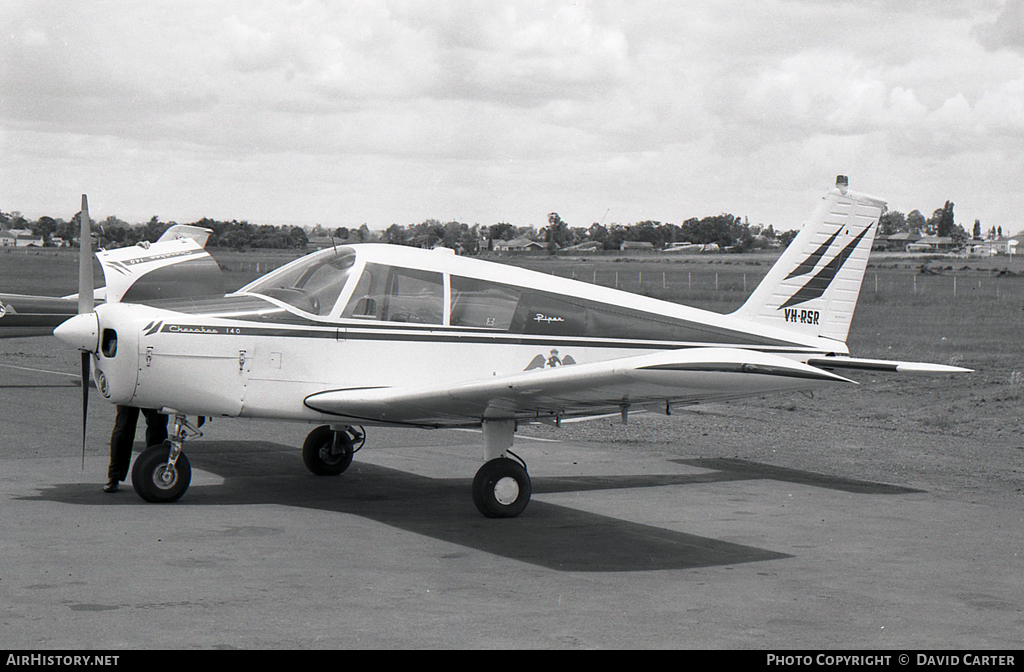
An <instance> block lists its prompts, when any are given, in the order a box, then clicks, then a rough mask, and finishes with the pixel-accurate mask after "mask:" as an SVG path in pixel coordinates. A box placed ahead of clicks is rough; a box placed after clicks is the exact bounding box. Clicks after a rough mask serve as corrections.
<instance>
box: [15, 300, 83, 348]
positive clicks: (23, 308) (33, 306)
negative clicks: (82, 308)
mask: <svg viewBox="0 0 1024 672" xmlns="http://www.w3.org/2000/svg"><path fill="white" fill-rule="evenodd" d="M77 312H78V299H77V298H73V299H62V298H59V297H56V296H29V295H26V294H0V338H21V337H23V336H49V335H50V334H52V333H53V330H54V328H55V327H56V326H57V325H59V324H60V323H62V322H63V321H64V320H66V319H68V318H69V317H71V316H72V315H74V314H75V313H77Z"/></svg>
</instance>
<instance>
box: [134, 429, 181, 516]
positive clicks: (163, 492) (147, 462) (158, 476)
mask: <svg viewBox="0 0 1024 672" xmlns="http://www.w3.org/2000/svg"><path fill="white" fill-rule="evenodd" d="M170 451H171V442H170V441H165V442H163V443H161V444H157V445H155V446H150V447H149V448H146V449H145V450H144V451H142V453H141V454H140V455H139V456H138V457H137V458H136V459H135V466H133V467H132V487H134V488H135V492H137V493H139V497H142V498H143V499H144V500H146V501H147V502H156V503H165V502H174V501H177V500H178V499H180V498H181V496H182V495H184V494H185V491H186V490H188V486H189V483H191V482H192V465H191V464H189V461H188V458H187V457H186V456H185V453H182V452H179V453H178V459H177V460H175V462H174V464H173V465H168V464H167V458H168V455H169V454H170Z"/></svg>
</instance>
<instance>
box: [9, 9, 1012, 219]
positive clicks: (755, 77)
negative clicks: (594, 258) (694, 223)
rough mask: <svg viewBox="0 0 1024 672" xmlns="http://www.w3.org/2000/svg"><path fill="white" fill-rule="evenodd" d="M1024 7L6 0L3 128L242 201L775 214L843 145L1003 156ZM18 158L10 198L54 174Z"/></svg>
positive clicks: (893, 161) (53, 157)
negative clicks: (756, 184) (753, 175)
mask: <svg viewBox="0 0 1024 672" xmlns="http://www.w3.org/2000/svg"><path fill="white" fill-rule="evenodd" d="M1022 8H1024V0H1009V1H1008V2H1006V3H1005V5H1002V4H993V3H992V2H991V1H988V2H984V3H978V2H974V1H970V2H968V1H966V0H948V1H946V2H941V3H934V2H927V3H924V2H913V3H912V2H906V3H904V2H901V3H836V2H834V1H832V0H827V1H826V0H758V1H754V0H720V1H718V2H715V3H688V2H687V3H679V2H677V1H675V0H645V2H643V3H627V2H623V1H617V0H581V1H580V2H564V1H554V0H517V1H511V0H502V1H496V2H487V3H482V2H479V1H478V0H379V1H376V2H366V1H358V2H357V1H352V2H322V1H319V0H295V1H292V2H280V1H278V0H246V1H245V2H242V1H241V0H224V1H223V2H218V3H207V2H199V1H198V0H195V1H194V2H185V1H181V0H176V1H171V0H152V1H151V2H147V3H132V2H123V1H120V2H119V1H116V0H113V1H111V2H108V3H104V4H103V5H102V10H98V9H97V7H96V6H94V5H85V4H82V3H71V4H68V3H66V2H60V1H58V0H33V1H31V2H29V1H27V0H26V1H23V2H19V1H18V0H11V2H7V3H4V4H3V6H2V7H0V23H3V25H4V26H5V31H4V32H3V34H2V35H0V52H2V53H3V58H2V59H0V131H2V135H0V137H2V138H4V143H5V146H4V150H5V155H6V156H8V157H12V156H13V157H17V159H18V161H19V162H20V163H21V164H22V166H23V167H25V166H28V167H30V170H29V172H31V171H37V172H36V174H48V173H49V174H53V175H58V176H63V178H62V179H66V180H69V181H73V180H74V179H75V176H74V175H72V174H71V173H69V172H68V168H66V166H68V165H71V163H69V161H70V160H73V161H74V162H79V161H81V162H84V163H86V164H89V166H90V168H91V174H92V175H95V176H97V179H99V176H101V175H105V174H108V175H111V176H112V177H111V180H113V179H115V178H114V176H115V174H116V178H117V179H120V180H123V179H125V176H124V175H123V174H121V173H117V171H118V170H127V167H126V166H131V168H132V169H133V170H134V171H135V174H138V173H139V172H141V171H142V170H143V168H144V169H145V171H146V174H147V175H149V176H151V177H148V178H147V179H151V180H153V181H160V180H163V181H165V182H174V183H175V184H178V185H179V186H180V188H181V189H182V190H184V191H191V193H192V194H193V198H192V200H194V201H201V200H208V199H210V198H216V199H221V198H223V199H230V203H228V202H225V204H224V206H223V210H228V211H230V210H231V208H233V207H241V205H242V204H244V205H245V207H250V203H249V202H247V201H246V200H245V194H260V195H259V196H251V197H250V198H254V199H260V198H263V199H265V202H267V203H273V206H272V207H274V208H277V207H278V206H277V203H279V202H286V201H287V199H289V198H292V194H300V193H304V194H305V195H304V196H303V197H302V198H301V199H297V200H300V201H301V205H300V204H296V205H293V206H292V207H293V208H306V207H311V206H310V205H308V203H310V202H312V201H317V202H319V201H321V200H324V199H326V203H325V204H324V205H323V206H318V207H324V208H326V209H328V210H332V209H333V210H340V209H342V208H341V207H340V205H339V204H334V206H333V207H332V199H333V198H335V196H334V194H335V193H337V194H342V193H344V194H345V198H344V209H347V210H357V209H359V208H361V210H360V211H361V212H367V213H374V212H376V213H381V212H386V211H387V210H388V209H392V210H393V211H394V212H395V214H394V215H393V218H394V219H392V221H395V220H402V219H403V218H404V217H403V216H401V215H400V213H404V212H409V213H413V212H419V213H420V214H421V215H422V216H423V217H427V216H437V215H439V214H440V213H438V212H437V211H433V212H431V211H430V210H429V208H430V207H431V206H433V207H438V206H439V204H440V205H443V204H444V203H445V198H450V199H452V200H453V201H454V200H458V201H459V202H460V203H462V204H463V205H460V210H462V211H463V212H468V211H482V210H485V209H486V207H488V206H487V205H486V204H488V203H501V204H503V205H505V204H508V205H509V207H515V208H517V209H519V212H524V211H526V210H527V209H532V211H536V212H539V213H541V215H544V214H546V213H547V212H550V211H552V210H558V211H559V212H560V213H561V214H562V215H563V217H565V218H566V219H568V220H570V221H575V222H578V221H580V218H582V219H587V218H589V217H591V216H592V215H589V214H582V213H587V212H591V213H592V212H593V211H595V210H597V211H598V212H597V215H598V216H600V214H601V213H603V212H604V211H605V210H606V209H607V208H608V206H607V205H606V206H605V207H603V208H601V207H594V206H593V205H592V204H593V203H594V202H601V203H605V202H608V203H609V204H611V203H614V204H615V205H616V207H618V208H620V209H621V210H622V213H621V214H620V215H619V217H620V218H621V219H627V217H628V216H627V215H626V214H624V213H625V212H626V211H627V210H628V208H629V207H633V208H634V211H635V212H638V213H639V212H641V211H642V212H643V213H644V215H645V216H652V217H654V218H656V219H662V220H667V221H670V220H671V219H672V218H675V219H678V218H679V217H678V216H676V214H675V213H679V215H680V216H681V215H683V214H686V215H687V216H689V215H692V214H704V213H694V212H689V213H686V212H680V211H681V210H683V208H682V207H681V206H680V203H689V202H690V199H694V203H695V204H694V207H698V206H699V203H696V199H697V197H698V196H699V197H700V201H701V202H702V203H705V204H707V205H706V207H709V208H711V210H712V211H717V210H725V209H728V210H731V211H734V212H743V208H744V204H753V206H751V207H757V208H763V209H765V210H770V209H775V210H776V211H779V210H780V209H781V208H785V207H790V206H789V205H788V204H781V201H780V199H781V196H776V197H766V193H770V192H772V190H775V191H776V192H779V193H784V195H785V196H786V197H787V198H788V197H789V196H791V195H792V192H793V190H794V189H795V188H798V187H796V186H795V185H798V184H800V185H803V186H802V187H799V188H805V189H808V190H810V191H812V192H813V191H816V190H817V189H818V187H819V186H820V185H819V184H818V181H819V180H820V179H821V178H822V176H824V179H827V180H829V181H831V179H832V177H833V176H834V174H835V173H836V172H844V171H845V170H847V169H848V168H849V167H850V166H851V165H852V166H854V167H864V168H865V169H867V167H868V166H871V165H872V164H874V163H879V162H881V163H882V164H883V165H884V166H885V171H884V173H883V174H885V175H886V176H887V179H889V180H890V181H894V180H895V178H893V177H892V176H898V175H900V174H904V173H908V172H912V171H913V170H915V169H916V167H917V166H918V165H920V164H921V162H930V163H933V164H938V163H940V162H946V163H947V164H955V163H956V160H957V158H958V157H962V156H967V155H970V156H971V157H972V159H971V161H970V165H972V166H975V167H978V166H980V167H981V169H982V170H995V167H992V168H986V166H987V165H993V166H994V164H995V163H998V162H999V160H1000V159H1005V157H1008V156H1010V155H1011V154H1015V153H1019V152H1020V151H1024V147H1022V146H1021V145H1022V143H1024V80H1022V77H1021V74H1020V73H1021V72H1022V71H1024V56H1022V53H1021V52H1022V49H1021V48H1020V47H1021V45H1022V44H1024V41H1022V39H1021V36H1022V35H1024V29H1021V17H1022V15H1024V9H1022ZM62 147H64V148H65V149H63V150H62V149H61V148H62ZM72 148H74V149H73V150H72ZM981 153H984V154H985V156H987V157H989V162H988V164H986V162H985V161H981V160H978V159H977V158H976V157H977V156H979V155H980V154H981ZM82 157H86V158H82ZM8 163H10V162H8ZM75 165H82V164H81V163H76V164H75ZM965 165H966V164H965ZM837 168H838V169H837ZM4 170H5V171H6V172H3V173H0V178H2V179H3V180H4V183H5V184H6V185H11V187H12V189H11V194H12V196H17V195H18V194H19V193H20V194H22V195H23V196H25V197H27V195H28V194H30V193H32V194H38V193H41V190H42V188H41V187H38V186H36V185H34V184H32V183H30V182H29V181H28V180H25V179H23V178H21V177H20V174H19V173H17V172H16V171H14V170H13V169H11V168H5V169H4ZM751 171H756V172H757V174H758V180H759V181H760V182H761V183H762V185H763V190H762V191H758V192H757V193H755V191H754V190H752V189H751V187H750V186H749V184H750V182H751V180H750V178H749V177H748V175H749V174H750V172H751ZM196 174H202V175H204V180H203V181H204V186H203V187H202V188H200V187H199V186H194V187H189V182H190V179H189V178H190V176H193V175H196ZM289 175H294V176H296V177H295V178H294V179H295V180H296V181H297V180H299V179H300V176H301V179H302V180H303V182H302V183H301V184H291V183H289V179H290V178H289V177H288V176H289ZM940 175H941V173H940ZM1020 177H1021V178H1022V179H1024V175H1022V176H1020ZM943 179H948V181H949V184H950V185H955V184H956V181H955V180H953V179H952V178H951V177H949V178H947V177H945V176H943ZM239 180H241V181H242V182H244V184H245V185H246V188H244V189H243V188H240V187H239V186H238V184H239ZM896 183H898V181H896ZM211 184H217V185H219V186H220V188H218V189H214V188H211V187H210V186H209V185H211ZM314 184H315V185H319V186H318V187H316V191H315V192H309V193H306V192H304V190H305V189H307V186H306V185H314ZM328 184H334V185H336V187H335V189H333V190H332V189H330V188H327V186H326V185H328ZM355 185H358V188H356V186H355ZM426 185H433V187H432V188H427V186H426ZM439 185H443V186H444V188H441V186H439ZM308 188H309V189H313V187H312V186H310V187H308ZM951 188H952V187H951ZM384 193H387V194H389V198H388V199H386V201H385V200H384V198H383V196H381V194H384ZM396 193H397V194H408V196H406V197H404V198H402V199H396V198H395V197H394V194H396ZM262 194H266V196H265V197H264V196H262ZM755 196H756V198H755ZM954 196H956V194H953V193H950V194H949V195H948V197H949V198H951V199H952V200H956V201H957V203H958V207H959V204H960V203H961V202H963V199H962V198H960V200H957V198H954ZM338 198H340V197H338ZM559 198H561V199H564V200H565V201H567V203H564V204H561V205H559V204H558V203H553V202H550V201H551V200H552V199H559ZM474 203H475V205H474ZM630 203H632V205H629V204H630ZM360 204H361V205H360ZM481 204H484V205H481ZM17 206H18V207H19V208H20V209H22V210H26V211H27V210H28V209H29V205H28V204H27V203H18V204H17ZM267 207H271V206H270V205H268V206H267ZM281 207H285V206H281ZM574 207H575V208H577V209H578V210H579V212H580V213H581V214H579V215H578V217H577V218H575V220H574V218H573V215H572V210H571V208H574ZM793 207H797V208H798V209H799V208H800V207H801V205H800V204H797V205H795V206H793ZM915 207H917V206H915ZM929 207H930V206H929ZM146 209H148V208H146ZM658 210H661V211H660V212H658ZM150 214H151V213H150ZM227 214H231V213H230V212H228V213H227ZM751 214H753V213H751ZM231 216H235V215H234V214H232V215H231ZM353 216H355V215H353ZM381 216H384V215H381ZM481 216H483V215H481ZM494 216H495V217H497V218H505V219H510V220H514V219H515V218H516V213H513V212H505V213H496V214H495V215H494ZM521 216H522V217H526V215H525V214H523V215H521ZM612 216H613V217H614V216H616V215H614V214H613V215H612ZM413 217H414V215H412V214H409V215H408V216H407V217H406V218H413ZM147 218H148V216H147ZM765 219H767V217H765ZM384 223H385V224H386V223H389V222H384ZM585 223H589V222H585ZM371 224H372V222H371Z"/></svg>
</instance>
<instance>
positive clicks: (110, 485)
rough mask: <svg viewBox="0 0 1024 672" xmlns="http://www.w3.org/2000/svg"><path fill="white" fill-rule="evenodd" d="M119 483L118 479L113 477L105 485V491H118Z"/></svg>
mask: <svg viewBox="0 0 1024 672" xmlns="http://www.w3.org/2000/svg"><path fill="white" fill-rule="evenodd" d="M119 485H120V483H118V480H117V479H116V478H112V479H110V480H109V481H107V484H106V485H104V486H103V492H117V488H118V486H119Z"/></svg>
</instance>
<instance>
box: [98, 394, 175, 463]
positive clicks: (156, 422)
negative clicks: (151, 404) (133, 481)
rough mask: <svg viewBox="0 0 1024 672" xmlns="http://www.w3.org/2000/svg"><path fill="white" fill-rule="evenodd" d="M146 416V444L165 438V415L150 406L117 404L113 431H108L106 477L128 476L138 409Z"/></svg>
mask: <svg viewBox="0 0 1024 672" xmlns="http://www.w3.org/2000/svg"><path fill="white" fill-rule="evenodd" d="M140 410H141V411H142V413H143V414H144V415H145V416H146V446H147V447H148V446H155V445H157V444H159V443H163V442H164V441H166V440H167V416H166V415H164V414H163V413H159V412H157V411H155V410H153V409H151V408H143V409H138V408H135V407H134V406H118V407H117V418H116V419H115V420H114V431H113V432H111V433H110V467H108V468H107V478H108V479H111V480H113V479H115V478H116V479H117V480H119V481H123V480H124V479H126V478H127V477H128V465H129V463H131V461H132V445H134V443H135V428H136V427H137V426H138V424H139V411H140Z"/></svg>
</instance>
